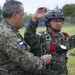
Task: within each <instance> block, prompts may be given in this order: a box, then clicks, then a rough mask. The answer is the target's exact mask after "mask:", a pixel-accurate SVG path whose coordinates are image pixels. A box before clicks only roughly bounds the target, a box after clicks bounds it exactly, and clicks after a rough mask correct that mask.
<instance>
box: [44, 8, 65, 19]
mask: <svg viewBox="0 0 75 75" xmlns="http://www.w3.org/2000/svg"><path fill="white" fill-rule="evenodd" d="M45 18H46V19H47V20H52V19H59V18H60V19H62V20H64V15H63V13H62V12H61V11H60V10H57V9H55V10H50V11H49V12H48V13H47V15H46V16H45Z"/></svg>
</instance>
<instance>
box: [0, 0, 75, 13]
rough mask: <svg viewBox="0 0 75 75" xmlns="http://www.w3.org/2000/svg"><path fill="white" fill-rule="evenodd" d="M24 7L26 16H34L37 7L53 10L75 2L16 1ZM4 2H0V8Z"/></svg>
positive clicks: (56, 0) (3, 0) (65, 0)
mask: <svg viewBox="0 0 75 75" xmlns="http://www.w3.org/2000/svg"><path fill="white" fill-rule="evenodd" d="M18 1H21V2H22V3H23V5H24V9H25V12H27V13H28V14H30V13H32V14H34V12H35V10H36V9H37V8H38V7H47V8H48V9H54V8H55V7H56V6H58V7H59V8H62V7H63V6H64V5H65V4H75V0H18ZM4 2H5V0H0V6H1V7H2V6H3V4H4Z"/></svg>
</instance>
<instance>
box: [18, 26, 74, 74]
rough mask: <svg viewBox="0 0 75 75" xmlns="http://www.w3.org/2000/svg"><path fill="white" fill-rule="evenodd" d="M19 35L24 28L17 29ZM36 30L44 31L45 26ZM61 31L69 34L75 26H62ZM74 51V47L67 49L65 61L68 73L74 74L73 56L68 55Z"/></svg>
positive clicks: (22, 33)
mask: <svg viewBox="0 0 75 75" xmlns="http://www.w3.org/2000/svg"><path fill="white" fill-rule="evenodd" d="M19 31H20V33H21V35H22V36H23V37H24V31H25V28H22V29H20V30H19ZM37 31H38V32H39V31H46V28H45V27H38V29H37ZM61 31H62V32H67V33H69V34H70V35H72V34H75V26H74V25H73V26H71V25H70V26H63V27H62V30H61ZM74 51H75V48H74V49H72V50H69V51H68V55H69V59H68V62H67V68H68V72H69V75H75V56H72V55H70V53H71V52H74Z"/></svg>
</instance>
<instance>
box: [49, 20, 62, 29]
mask: <svg viewBox="0 0 75 75" xmlns="http://www.w3.org/2000/svg"><path fill="white" fill-rule="evenodd" d="M62 23H63V20H62V19H53V20H51V21H50V22H49V25H50V26H51V28H53V29H55V30H61V28H62Z"/></svg>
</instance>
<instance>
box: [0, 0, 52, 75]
mask: <svg viewBox="0 0 75 75" xmlns="http://www.w3.org/2000/svg"><path fill="white" fill-rule="evenodd" d="M2 11H3V18H4V19H3V21H2V23H1V24H0V75H32V71H34V72H36V71H39V70H42V69H43V68H44V66H45V65H46V64H49V63H50V59H51V57H50V55H49V54H46V55H42V56H41V57H36V56H34V55H33V54H32V53H31V52H29V50H28V46H27V44H26V43H25V41H24V39H23V38H22V36H21V35H20V34H19V32H18V29H20V28H21V25H22V21H23V18H24V9H23V5H22V3H21V2H19V1H15V0H14V1H8V2H6V3H4V6H3V9H2Z"/></svg>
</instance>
